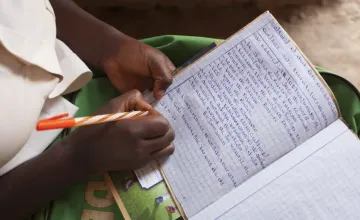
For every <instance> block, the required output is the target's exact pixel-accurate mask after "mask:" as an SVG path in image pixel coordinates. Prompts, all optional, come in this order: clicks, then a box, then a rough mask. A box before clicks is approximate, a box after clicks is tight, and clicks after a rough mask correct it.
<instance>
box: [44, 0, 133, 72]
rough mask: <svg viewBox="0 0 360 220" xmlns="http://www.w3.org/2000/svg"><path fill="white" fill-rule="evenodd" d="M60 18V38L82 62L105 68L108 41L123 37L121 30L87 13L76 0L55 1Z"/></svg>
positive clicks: (58, 23) (57, 17) (57, 24)
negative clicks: (103, 63)
mask: <svg viewBox="0 0 360 220" xmlns="http://www.w3.org/2000/svg"><path fill="white" fill-rule="evenodd" d="M51 3H52V6H53V8H54V11H55V16H56V26H57V31H58V38H59V39H60V40H62V41H64V42H65V43H66V44H67V45H68V46H69V47H70V48H71V49H72V50H73V51H74V52H75V53H76V54H77V55H78V56H79V57H80V58H81V59H82V60H84V61H85V62H88V63H90V64H92V65H95V66H101V63H102V59H103V57H105V56H106V55H104V53H106V52H107V51H108V50H111V49H112V48H106V46H107V44H106V42H109V41H112V40H114V39H116V40H118V39H120V38H122V37H124V38H126V37H127V36H126V35H123V34H122V33H121V32H120V31H118V30H116V29H115V28H113V27H112V26H110V25H108V24H106V23H104V22H102V21H100V20H99V19H97V18H95V17H94V16H92V15H91V14H89V13H87V12H86V11H84V10H83V9H82V8H80V7H79V6H78V5H77V4H76V3H74V2H73V1H72V0H51Z"/></svg>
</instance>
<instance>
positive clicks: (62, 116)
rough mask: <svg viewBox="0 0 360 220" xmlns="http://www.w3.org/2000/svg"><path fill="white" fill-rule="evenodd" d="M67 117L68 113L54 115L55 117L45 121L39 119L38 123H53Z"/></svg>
mask: <svg viewBox="0 0 360 220" xmlns="http://www.w3.org/2000/svg"><path fill="white" fill-rule="evenodd" d="M68 116H69V113H63V114H59V115H55V116H53V117H50V118H47V119H41V120H39V122H40V121H54V120H59V119H62V118H65V117H68Z"/></svg>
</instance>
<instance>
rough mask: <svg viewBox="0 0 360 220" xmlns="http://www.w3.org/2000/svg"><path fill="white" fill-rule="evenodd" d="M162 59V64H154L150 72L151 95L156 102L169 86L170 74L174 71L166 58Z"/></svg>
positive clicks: (171, 79) (172, 65)
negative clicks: (151, 76) (152, 82)
mask: <svg viewBox="0 0 360 220" xmlns="http://www.w3.org/2000/svg"><path fill="white" fill-rule="evenodd" d="M163 57H164V59H162V62H159V61H158V62H156V63H155V65H154V67H155V68H153V69H152V70H151V72H152V75H153V79H154V87H153V94H154V97H155V98H156V99H157V100H159V99H161V98H162V97H163V96H164V94H165V91H166V89H167V88H168V87H169V86H170V85H171V83H172V81H173V76H172V72H173V71H174V70H175V66H174V64H172V62H171V61H170V60H169V59H168V58H167V57H166V56H163Z"/></svg>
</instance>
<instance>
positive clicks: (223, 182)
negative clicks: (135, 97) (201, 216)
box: [155, 13, 338, 217]
mask: <svg viewBox="0 0 360 220" xmlns="http://www.w3.org/2000/svg"><path fill="white" fill-rule="evenodd" d="M155 108H156V109H157V110H158V111H159V112H160V113H162V114H163V115H164V116H165V117H166V118H167V119H168V120H169V122H170V124H171V125H172V127H173V128H174V131H175V135H176V137H175V141H174V145H175V153H174V154H173V155H172V156H171V157H169V158H167V159H165V160H164V161H162V167H163V170H164V173H165V175H166V178H167V180H168V182H169V184H170V186H171V188H172V189H173V191H174V194H175V197H176V199H177V200H178V201H179V203H180V204H181V206H182V208H183V209H184V212H185V214H186V216H187V217H191V216H193V215H195V214H196V213H198V212H199V211H201V210H202V209H204V208H206V207H207V206H209V205H210V204H211V203H213V202H215V201H216V200H218V199H220V198H221V197H222V196H224V195H225V194H227V193H228V192H230V191H231V190H233V189H234V188H236V187H237V186H239V185H240V184H242V183H243V182H244V181H246V180H247V179H249V178H250V177H251V176H253V175H254V174H256V173H257V172H259V171H261V170H262V169H264V168H265V167H267V166H268V165H269V164H271V163H273V162H274V161H276V160H277V159H279V158H280V157H282V156H283V155H285V154H286V153H288V152H289V151H291V150H293V149H294V148H296V147H297V146H299V145H300V144H302V143H303V142H305V141H306V140H308V139H309V138H311V137H312V136H313V135H315V134H316V133H318V132H319V131H321V130H322V129H324V128H325V127H327V126H328V125H330V124H331V123H332V122H334V121H335V120H336V119H337V118H338V113H337V110H336V106H335V104H334V103H333V101H332V99H331V97H330V96H329V95H328V94H327V92H326V89H325V88H324V86H323V85H322V83H321V82H320V80H319V79H318V78H317V77H316V74H315V72H314V71H313V70H312V69H311V67H310V66H309V65H308V64H307V62H305V59H304V58H303V57H302V56H300V53H299V52H298V50H297V49H296V46H295V45H294V44H293V43H292V42H291V41H289V37H288V36H287V35H286V33H285V32H284V31H283V30H282V29H281V27H280V26H279V24H278V23H277V22H276V21H275V20H274V18H273V17H272V16H271V14H268V13H267V14H265V15H264V16H262V17H260V19H258V20H257V21H255V22H254V23H252V24H250V25H249V26H248V27H246V28H245V29H244V30H243V31H241V32H240V33H238V34H236V35H235V36H233V37H232V38H231V39H229V40H228V41H227V42H225V43H223V44H221V45H220V46H219V47H217V48H216V49H215V50H214V51H213V52H212V53H210V54H208V55H206V56H204V57H203V58H201V59H200V60H199V61H198V62H195V63H194V64H193V65H192V66H190V67H189V68H188V69H186V70H185V71H184V72H182V73H181V74H179V75H178V76H177V77H176V78H175V79H174V82H173V84H172V85H171V86H170V88H169V89H168V90H167V92H166V94H165V97H164V98H163V99H162V100H160V101H159V102H158V104H156V107H155Z"/></svg>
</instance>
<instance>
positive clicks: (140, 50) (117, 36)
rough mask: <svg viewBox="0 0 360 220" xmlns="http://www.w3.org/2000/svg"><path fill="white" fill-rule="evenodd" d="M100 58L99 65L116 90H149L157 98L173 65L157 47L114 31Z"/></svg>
mask: <svg viewBox="0 0 360 220" xmlns="http://www.w3.org/2000/svg"><path fill="white" fill-rule="evenodd" d="M105 43H106V44H107V46H106V48H108V49H107V50H106V51H107V52H106V53H105V55H104V56H103V58H102V62H101V63H102V66H103V69H104V71H105V72H106V73H107V75H108V77H109V79H110V81H111V83H112V84H113V85H114V86H115V87H116V88H117V89H118V90H119V91H120V92H127V91H129V90H132V89H138V90H140V91H141V92H143V91H145V90H146V89H153V95H154V97H155V98H156V99H160V98H161V97H162V96H163V95H164V93H165V91H166V89H167V88H168V87H169V86H170V85H171V83H172V75H171V73H172V72H173V71H174V70H175V66H174V65H173V63H172V62H171V61H170V60H169V58H168V57H166V56H165V55H164V54H163V53H162V52H160V51H159V50H157V49H155V48H153V47H151V46H148V45H146V44H144V43H142V42H140V41H138V40H136V39H133V38H131V37H128V36H126V35H123V34H121V33H120V32H116V33H114V37H113V38H110V40H108V42H105Z"/></svg>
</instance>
